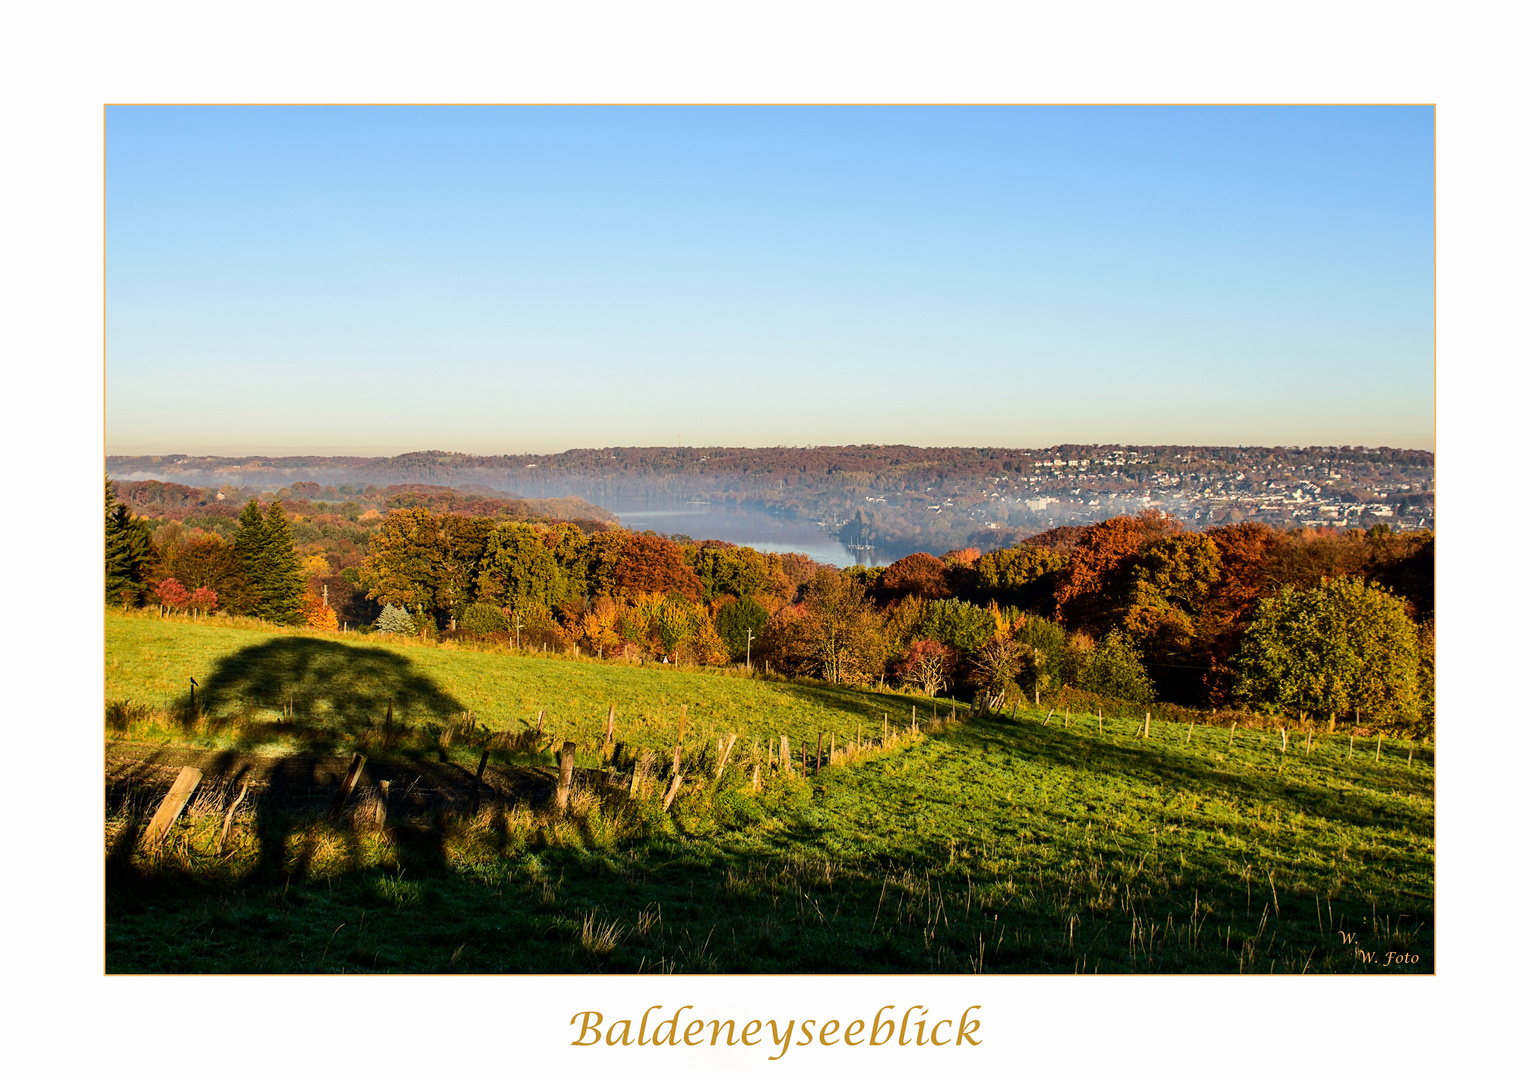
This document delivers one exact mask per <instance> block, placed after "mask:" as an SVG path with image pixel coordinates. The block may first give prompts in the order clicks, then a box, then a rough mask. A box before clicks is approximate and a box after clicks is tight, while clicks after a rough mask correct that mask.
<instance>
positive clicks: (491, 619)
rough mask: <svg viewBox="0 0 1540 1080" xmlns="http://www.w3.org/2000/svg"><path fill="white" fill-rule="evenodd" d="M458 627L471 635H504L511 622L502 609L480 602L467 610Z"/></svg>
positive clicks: (457, 624)
mask: <svg viewBox="0 0 1540 1080" xmlns="http://www.w3.org/2000/svg"><path fill="white" fill-rule="evenodd" d="M456 626H458V627H459V629H461V630H464V631H466V632H467V633H471V634H502V633H506V632H507V630H508V628H509V621H508V616H507V614H505V613H504V611H503V609H502V608H500V607H497V606H496V605H495V604H488V603H484V602H478V603H475V604H472V605H471V606H470V607H468V608H466V609H465V614H464V615H461V616H460V618H459V621H458V622H457V623H456Z"/></svg>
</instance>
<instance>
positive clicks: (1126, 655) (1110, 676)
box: [1074, 630, 1155, 705]
mask: <svg viewBox="0 0 1540 1080" xmlns="http://www.w3.org/2000/svg"><path fill="white" fill-rule="evenodd" d="M1074 680H1075V685H1076V686H1078V687H1079V688H1080V689H1082V690H1085V691H1088V692H1090V693H1092V694H1101V695H1103V696H1104V697H1114V698H1122V699H1123V700H1124V701H1132V702H1135V703H1137V704H1141V705H1142V704H1145V703H1147V702H1150V701H1153V700H1154V699H1155V687H1154V686H1153V685H1152V684H1151V682H1150V676H1149V673H1148V672H1146V671H1145V670H1144V658H1143V657H1142V656H1140V655H1139V650H1138V649H1136V648H1134V645H1133V643H1132V642H1130V641H1129V640H1128V638H1127V637H1125V636H1124V635H1123V633H1122V631H1119V630H1109V631H1108V632H1107V636H1106V637H1104V638H1102V640H1101V643H1100V644H1098V645H1097V646H1096V647H1095V648H1094V649H1091V650H1089V651H1083V652H1081V653H1080V655H1079V656H1078V657H1077V659H1076V663H1075V672H1074Z"/></svg>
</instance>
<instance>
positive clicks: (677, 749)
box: [674, 704, 690, 773]
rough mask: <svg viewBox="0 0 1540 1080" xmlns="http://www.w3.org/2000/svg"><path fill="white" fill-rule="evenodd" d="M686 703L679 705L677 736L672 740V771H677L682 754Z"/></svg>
mask: <svg viewBox="0 0 1540 1080" xmlns="http://www.w3.org/2000/svg"><path fill="white" fill-rule="evenodd" d="M689 707H690V706H689V705H688V704H686V705H681V706H679V738H678V739H676V740H675V741H674V772H675V773H678V772H679V760H680V757H681V756H682V755H683V754H684V717H685V710H686V709H688V708H689Z"/></svg>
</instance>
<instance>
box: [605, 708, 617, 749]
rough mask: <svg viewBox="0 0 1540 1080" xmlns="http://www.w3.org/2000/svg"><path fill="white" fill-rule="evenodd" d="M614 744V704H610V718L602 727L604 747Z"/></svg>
mask: <svg viewBox="0 0 1540 1080" xmlns="http://www.w3.org/2000/svg"><path fill="white" fill-rule="evenodd" d="M614 742H615V703H614V702H613V701H612V702H610V718H609V720H608V722H606V723H605V725H604V745H605V746H610V745H612V744H613V743H614Z"/></svg>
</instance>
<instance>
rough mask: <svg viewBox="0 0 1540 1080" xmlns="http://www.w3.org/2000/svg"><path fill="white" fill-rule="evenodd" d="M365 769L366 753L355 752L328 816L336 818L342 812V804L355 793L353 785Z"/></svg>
mask: <svg viewBox="0 0 1540 1080" xmlns="http://www.w3.org/2000/svg"><path fill="white" fill-rule="evenodd" d="M363 771H364V755H362V754H354V755H353V760H352V761H351V762H349V763H348V771H347V773H346V774H344V775H343V777H342V783H341V784H340V785H338V787H337V794H336V796H335V797H334V798H333V799H332V808H331V810H330V812H328V813H327V815H326V816H327V817H329V818H335V817H336V816H337V815H338V814H340V813H342V806H343V804H344V803H346V802H347V801H348V796H349V795H351V794H353V785H354V784H356V783H358V777H359V774H360V773H362V772H363Z"/></svg>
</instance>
